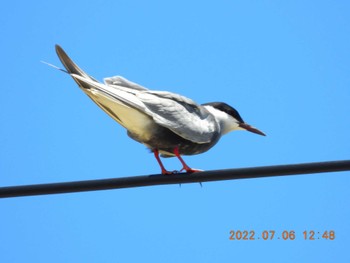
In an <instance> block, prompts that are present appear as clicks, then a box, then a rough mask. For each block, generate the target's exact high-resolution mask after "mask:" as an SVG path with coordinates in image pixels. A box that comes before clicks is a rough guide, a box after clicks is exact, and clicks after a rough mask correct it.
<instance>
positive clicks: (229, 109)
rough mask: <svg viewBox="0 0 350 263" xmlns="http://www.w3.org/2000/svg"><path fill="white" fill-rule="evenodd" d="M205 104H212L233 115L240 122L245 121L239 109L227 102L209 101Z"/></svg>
mask: <svg viewBox="0 0 350 263" xmlns="http://www.w3.org/2000/svg"><path fill="white" fill-rule="evenodd" d="M202 105H203V106H205V105H208V106H212V107H213V108H215V109H218V110H221V111H223V112H225V113H227V114H228V115H230V116H232V117H233V118H235V119H236V120H238V121H239V122H242V123H244V121H243V119H242V117H241V115H239V113H238V111H237V110H236V109H235V108H233V107H231V106H230V105H228V104H226V103H225V102H209V103H204V104H202Z"/></svg>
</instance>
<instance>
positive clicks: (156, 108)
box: [71, 74, 220, 143]
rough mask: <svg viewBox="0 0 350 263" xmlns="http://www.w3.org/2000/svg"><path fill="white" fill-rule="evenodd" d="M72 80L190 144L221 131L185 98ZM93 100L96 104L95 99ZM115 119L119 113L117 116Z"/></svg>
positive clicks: (199, 107) (206, 115) (74, 76)
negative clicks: (131, 109)
mask: <svg viewBox="0 0 350 263" xmlns="http://www.w3.org/2000/svg"><path fill="white" fill-rule="evenodd" d="M71 76H72V77H73V78H74V79H75V80H76V81H77V82H79V83H80V85H84V84H85V85H88V86H89V87H90V88H93V89H94V90H96V92H98V93H100V95H98V93H96V95H97V97H102V96H108V97H109V98H111V101H110V102H109V103H122V104H123V105H125V106H127V107H130V108H133V109H136V110H138V111H140V112H141V113H143V114H146V115H148V116H150V117H151V118H152V119H153V120H154V121H155V122H156V123H157V124H159V125H161V126H163V127H165V128H168V129H169V130H171V131H173V132H174V133H176V134H178V135H179V136H181V137H182V138H184V139H187V140H190V141H192V142H196V143H208V142H210V141H211V140H212V138H213V137H214V136H216V135H217V132H218V131H219V129H220V128H219V126H218V123H217V122H216V120H215V118H214V117H213V115H211V114H210V113H209V112H208V111H207V110H206V109H205V108H204V107H202V106H200V105H198V104H197V103H195V102H194V101H192V100H191V99H188V98H186V97H184V96H181V95H178V94H175V93H171V92H166V91H151V90H138V89H131V88H125V87H124V86H118V85H114V84H113V85H105V84H102V83H98V82H95V81H93V80H91V79H88V78H85V77H82V76H78V75H75V74H71ZM83 83H84V84H83ZM103 94H104V95H103ZM93 100H94V101H95V102H96V103H98V99H93ZM113 100H114V102H113ZM98 104H101V103H98ZM104 106H107V108H109V109H111V108H112V107H110V106H109V105H102V107H101V108H102V109H104V110H105V108H106V107H104ZM109 114H111V113H110V112H109ZM115 115H118V113H117V112H116V114H115Z"/></svg>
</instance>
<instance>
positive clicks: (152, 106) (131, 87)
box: [47, 45, 265, 175]
mask: <svg viewBox="0 0 350 263" xmlns="http://www.w3.org/2000/svg"><path fill="white" fill-rule="evenodd" d="M55 49H56V53H57V55H58V57H59V59H60V61H61V63H62V64H63V66H64V67H65V70H64V69H61V68H58V67H56V66H53V65H51V64H49V63H47V64H49V65H50V66H53V67H55V68H57V69H59V70H61V71H64V72H66V73H68V74H69V75H70V76H71V77H72V78H73V80H74V81H75V82H76V84H78V86H79V87H80V89H81V90H82V91H83V92H84V93H85V94H86V95H87V96H88V97H90V99H92V100H93V101H94V102H95V103H96V104H97V105H98V106H99V107H100V108H101V109H102V110H103V111H105V112H106V113H107V114H108V115H109V116H110V117H112V118H113V119H114V120H115V121H116V122H118V123H119V124H120V125H121V126H123V127H124V128H125V129H126V130H127V135H128V136H129V137H130V138H131V139H134V140H135V141H137V142H139V143H141V144H143V145H145V146H146V147H147V148H149V149H150V150H151V152H153V154H154V157H155V158H156V160H157V162H158V164H159V166H160V169H161V173H162V174H164V175H170V174H174V173H180V172H182V171H184V172H186V173H194V172H199V171H202V170H199V169H194V168H191V167H190V166H188V165H187V164H186V163H185V161H184V160H183V158H182V156H183V155H196V154H201V153H204V152H206V151H208V150H209V149H211V148H212V147H213V146H214V145H215V144H216V143H217V142H218V141H219V140H220V138H221V137H222V136H223V135H225V134H227V133H229V132H231V131H235V130H246V131H249V132H252V133H255V134H259V135H262V136H265V133H263V132H262V131H260V130H258V129H257V128H255V127H253V126H251V125H249V124H247V123H246V122H244V121H243V119H242V117H241V116H240V114H239V113H238V111H237V110H236V109H235V108H233V107H232V106H230V105H228V104H227V103H224V102H210V103H204V104H198V103H196V102H195V101H193V100H192V99H189V98H187V97H185V96H182V95H179V94H176V93H172V92H169V91H157V90H150V89H147V88H145V87H143V86H141V85H139V84H136V83H134V82H132V81H129V80H127V79H126V78H124V77H121V76H114V77H107V78H105V79H104V83H102V82H99V81H98V80H96V79H95V78H93V77H92V76H90V75H88V74H87V73H86V72H85V71H83V70H82V69H81V68H80V67H78V66H77V65H76V63H75V62H73V60H72V59H71V58H70V57H69V56H68V55H67V53H66V52H65V51H64V50H63V48H62V47H61V46H59V45H56V46H55ZM159 155H160V156H161V157H177V158H178V159H179V161H180V162H181V164H182V169H181V170H180V171H178V170H174V171H168V170H166V168H165V167H164V165H163V162H162V161H161V159H160V156H159Z"/></svg>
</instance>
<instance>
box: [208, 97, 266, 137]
mask: <svg viewBox="0 0 350 263" xmlns="http://www.w3.org/2000/svg"><path fill="white" fill-rule="evenodd" d="M202 105H203V106H204V107H205V108H206V109H207V110H208V111H209V112H210V113H211V114H213V115H214V117H215V119H216V120H217V121H218V122H219V124H220V127H221V133H222V134H226V133H228V132H230V131H234V130H245V131H250V132H253V133H256V134H259V135H263V136H266V134H265V133H263V132H262V131H260V130H258V129H257V128H255V127H253V126H250V125H249V124H247V123H245V122H244V121H243V119H242V117H241V115H239V113H238V111H237V110H236V109H234V108H233V107H231V106H230V105H228V104H226V103H224V102H210V103H205V104H202Z"/></svg>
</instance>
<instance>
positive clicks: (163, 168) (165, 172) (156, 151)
mask: <svg viewBox="0 0 350 263" xmlns="http://www.w3.org/2000/svg"><path fill="white" fill-rule="evenodd" d="M153 154H154V157H156V159H157V162H158V164H159V166H160V169H161V170H162V174H173V173H172V172H169V171H167V170H166V169H165V167H164V165H163V163H162V161H161V160H160V158H159V151H158V149H154V150H153Z"/></svg>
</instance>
